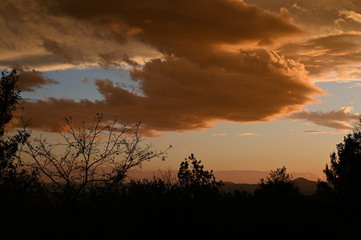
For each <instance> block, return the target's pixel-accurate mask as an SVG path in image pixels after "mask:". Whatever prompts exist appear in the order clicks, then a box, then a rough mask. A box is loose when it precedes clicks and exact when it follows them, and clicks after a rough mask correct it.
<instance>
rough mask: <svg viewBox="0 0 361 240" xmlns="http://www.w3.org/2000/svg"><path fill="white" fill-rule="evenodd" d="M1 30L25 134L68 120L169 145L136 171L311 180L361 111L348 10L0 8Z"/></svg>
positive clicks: (51, 4) (158, 4)
mask: <svg viewBox="0 0 361 240" xmlns="http://www.w3.org/2000/svg"><path fill="white" fill-rule="evenodd" d="M0 30H1V35H0V53H1V54H0V68H2V69H12V68H15V69H17V70H18V71H19V73H20V81H19V87H20V89H21V90H22V97H23V98H24V99H25V100H26V102H25V104H24V117H25V119H31V126H30V127H31V128H32V129H33V135H37V134H41V133H42V134H44V135H46V136H48V138H50V139H55V138H56V137H57V136H58V135H54V133H55V132H58V131H60V130H61V128H62V125H63V124H64V117H66V116H72V117H73V118H74V119H79V120H85V121H86V122H91V120H92V118H93V116H94V114H95V113H98V112H100V113H103V114H104V116H105V118H107V119H117V120H119V121H120V122H121V123H124V124H134V123H137V122H139V121H140V122H142V126H143V129H142V132H143V136H144V138H145V142H147V143H152V144H153V146H154V148H156V149H166V148H167V147H168V146H169V145H172V146H173V148H172V149H171V150H170V151H169V155H168V159H167V160H166V161H164V162H162V161H161V160H154V161H151V162H149V163H146V164H144V166H143V169H144V170H157V169H168V168H169V169H178V167H179V164H180V162H181V161H182V160H183V159H184V158H186V157H187V156H188V155H189V154H191V153H194V154H195V156H196V157H197V158H198V159H200V160H202V162H203V163H204V165H205V167H206V168H207V169H213V170H216V171H217V170H261V171H268V170H274V169H276V168H279V167H282V166H286V167H287V171H289V172H294V173H305V174H313V175H312V176H313V177H314V178H317V177H322V176H323V173H322V170H323V169H324V168H325V164H326V163H329V155H330V153H331V152H333V151H335V150H336V144H338V143H340V142H342V140H343V137H344V136H345V135H346V134H347V133H348V132H350V131H352V129H353V127H352V124H353V123H354V122H355V121H357V119H358V114H359V113H360V112H361V94H360V93H361V2H360V1H358V0H342V1H340V0H277V1H270V0H243V1H242V0H237V1H235V0H234V1H233V0H197V1H195V0H173V1H169V0H154V1H150V0H138V1H126V0H103V1H95V0H26V1H25V0H3V1H2V3H1V5H0ZM305 176H306V175H305ZM308 176H309V175H308Z"/></svg>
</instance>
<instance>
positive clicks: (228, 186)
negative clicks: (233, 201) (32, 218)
mask: <svg viewBox="0 0 361 240" xmlns="http://www.w3.org/2000/svg"><path fill="white" fill-rule="evenodd" d="M292 182H293V183H295V184H296V185H297V186H298V187H299V188H300V190H301V192H302V193H303V194H304V195H311V194H314V193H316V189H317V183H318V182H317V181H311V180H308V179H306V178H303V177H299V178H296V179H293V180H292ZM223 183H224V185H223V187H222V189H223V190H224V191H226V192H233V191H235V190H238V191H246V192H249V193H252V192H254V190H256V188H257V187H258V184H248V183H234V182H223Z"/></svg>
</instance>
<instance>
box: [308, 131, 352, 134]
mask: <svg viewBox="0 0 361 240" xmlns="http://www.w3.org/2000/svg"><path fill="white" fill-rule="evenodd" d="M346 132H347V131H342V130H340V131H318V130H310V131H305V133H308V134H345V133H346Z"/></svg>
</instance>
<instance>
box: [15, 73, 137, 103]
mask: <svg viewBox="0 0 361 240" xmlns="http://www.w3.org/2000/svg"><path fill="white" fill-rule="evenodd" d="M43 74H44V76H45V77H47V78H52V79H54V80H56V81H58V82H59V84H49V85H45V86H42V87H41V88H38V89H36V90H35V91H34V92H23V93H22V97H23V98H25V99H31V100H38V99H44V98H49V97H53V98H58V99H72V100H75V101H80V100H82V99H88V100H91V101H96V100H103V99H104V97H103V96H102V95H101V94H100V93H99V92H98V90H97V87H96V85H95V84H94V81H95V80H96V79H109V80H111V81H113V83H114V85H115V86H118V87H122V88H124V89H126V90H128V91H133V90H134V89H138V88H139V84H138V82H136V81H133V80H131V78H130V74H129V71H128V70H125V69H122V68H115V67H114V68H108V69H104V68H85V69H77V68H72V69H66V70H55V71H47V72H43ZM84 79H86V80H84Z"/></svg>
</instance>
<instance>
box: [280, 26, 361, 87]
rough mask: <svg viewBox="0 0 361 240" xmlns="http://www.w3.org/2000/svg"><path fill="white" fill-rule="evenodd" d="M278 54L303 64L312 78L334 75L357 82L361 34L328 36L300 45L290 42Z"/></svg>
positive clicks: (358, 77) (351, 33)
mask: <svg viewBox="0 0 361 240" xmlns="http://www.w3.org/2000/svg"><path fill="white" fill-rule="evenodd" d="M279 52H280V54H283V55H285V56H286V57H288V58H292V59H295V60H297V61H299V62H301V63H303V64H304V65H305V67H306V69H307V70H308V71H309V72H310V74H312V75H314V76H315V77H317V76H320V77H323V78H325V75H326V76H327V75H336V76H337V77H338V78H341V79H344V80H354V79H360V73H359V65H360V58H361V32H347V33H338V34H331V35H327V36H322V37H317V38H313V39H309V40H307V41H305V42H303V43H290V44H287V45H285V46H283V47H282V48H280V49H279Z"/></svg>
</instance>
